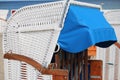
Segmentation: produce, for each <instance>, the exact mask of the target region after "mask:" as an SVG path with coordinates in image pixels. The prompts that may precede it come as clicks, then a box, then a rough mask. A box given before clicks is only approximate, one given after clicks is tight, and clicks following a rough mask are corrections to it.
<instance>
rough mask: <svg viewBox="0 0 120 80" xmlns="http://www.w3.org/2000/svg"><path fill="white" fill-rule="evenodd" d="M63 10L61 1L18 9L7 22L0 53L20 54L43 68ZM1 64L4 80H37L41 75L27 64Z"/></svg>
mask: <svg viewBox="0 0 120 80" xmlns="http://www.w3.org/2000/svg"><path fill="white" fill-rule="evenodd" d="M65 6H66V5H65V2H64V1H58V2H51V3H44V4H38V5H31V6H26V7H23V8H20V9H18V10H17V11H16V12H15V13H14V14H13V15H12V16H11V17H10V18H9V20H8V21H7V26H6V29H5V31H4V45H3V46H4V53H6V52H9V53H11V54H12V53H16V54H21V55H24V56H27V57H30V58H32V59H33V60H35V61H37V62H39V63H40V64H42V66H44V67H47V66H48V64H49V63H50V61H51V59H52V55H53V53H54V49H55V46H56V43H57V39H58V36H59V33H60V30H61V28H62V20H63V16H64V14H65V13H64V10H65ZM4 61H5V78H6V79H5V80H41V78H40V76H41V74H40V73H39V72H38V71H37V70H35V68H33V67H32V66H30V65H29V64H26V63H25V62H20V61H14V60H4ZM49 76H51V75H49ZM43 77H44V76H43ZM50 78H51V77H50ZM42 80H51V79H42Z"/></svg>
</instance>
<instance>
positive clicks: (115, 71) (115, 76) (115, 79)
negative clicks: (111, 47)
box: [114, 48, 119, 80]
mask: <svg viewBox="0 0 120 80" xmlns="http://www.w3.org/2000/svg"><path fill="white" fill-rule="evenodd" d="M114 64H115V65H114V66H115V67H114V80H117V79H118V76H119V75H118V73H119V72H118V71H119V65H118V64H119V50H118V49H117V48H116V49H115V63H114Z"/></svg>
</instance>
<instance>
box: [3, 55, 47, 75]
mask: <svg viewBox="0 0 120 80" xmlns="http://www.w3.org/2000/svg"><path fill="white" fill-rule="evenodd" d="M4 58H6V59H11V60H18V61H23V62H26V63H28V64H30V65H32V66H33V67H34V68H36V69H37V70H38V71H40V72H41V73H44V71H45V68H44V67H42V65H41V64H39V63H38V62H37V61H35V60H33V59H31V58H29V57H27V56H24V55H19V54H14V53H6V54H5V55H4Z"/></svg>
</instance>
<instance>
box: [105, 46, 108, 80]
mask: <svg viewBox="0 0 120 80" xmlns="http://www.w3.org/2000/svg"><path fill="white" fill-rule="evenodd" d="M105 53H106V54H105V58H106V60H105V61H106V63H108V62H109V48H107V49H106V52H105ZM105 74H106V75H105V80H108V79H109V75H108V74H109V65H108V64H106V67H105Z"/></svg>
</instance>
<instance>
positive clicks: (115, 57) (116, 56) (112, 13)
mask: <svg viewBox="0 0 120 80" xmlns="http://www.w3.org/2000/svg"><path fill="white" fill-rule="evenodd" d="M119 14H120V10H107V11H105V17H106V19H107V20H108V22H109V23H110V24H111V25H112V26H113V28H114V30H115V32H116V36H117V39H118V42H120V15H119ZM96 59H100V60H103V80H120V76H119V75H120V49H119V48H117V47H116V46H115V45H112V46H110V47H109V48H99V47H97V56H96Z"/></svg>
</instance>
